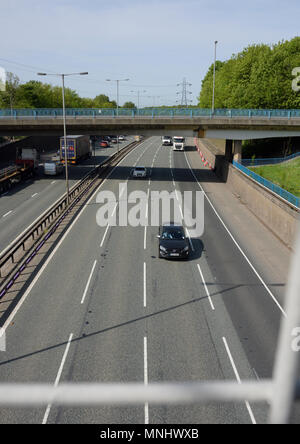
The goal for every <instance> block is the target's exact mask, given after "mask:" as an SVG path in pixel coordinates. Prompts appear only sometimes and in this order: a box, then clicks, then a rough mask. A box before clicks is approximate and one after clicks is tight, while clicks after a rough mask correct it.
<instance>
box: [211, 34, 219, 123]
mask: <svg viewBox="0 0 300 444" xmlns="http://www.w3.org/2000/svg"><path fill="white" fill-rule="evenodd" d="M217 44H218V41H217V40H216V41H215V60H214V76H213V96H212V106H211V112H212V115H214V113H215V87H216V61H217Z"/></svg>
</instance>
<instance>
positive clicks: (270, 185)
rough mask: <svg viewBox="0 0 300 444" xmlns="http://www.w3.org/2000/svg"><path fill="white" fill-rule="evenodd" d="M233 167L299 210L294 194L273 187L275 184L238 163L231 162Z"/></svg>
mask: <svg viewBox="0 0 300 444" xmlns="http://www.w3.org/2000/svg"><path fill="white" fill-rule="evenodd" d="M232 163H233V166H234V167H235V168H237V169H239V170H240V171H242V172H243V173H245V174H247V176H249V177H251V178H252V179H254V180H255V181H256V182H258V183H259V184H261V185H263V186H264V187H266V188H268V189H269V190H271V191H273V193H276V194H278V196H280V197H282V198H283V199H285V200H287V201H288V202H290V203H291V204H292V205H294V206H295V207H297V208H300V198H299V197H297V196H295V195H294V194H292V193H290V192H289V191H286V190H284V189H283V188H281V187H280V186H278V185H275V183H273V182H271V181H270V180H267V179H265V178H264V177H262V176H259V174H256V173H254V172H253V171H251V170H249V168H246V167H245V166H243V165H241V164H240V163H238V162H236V161H233V162H232Z"/></svg>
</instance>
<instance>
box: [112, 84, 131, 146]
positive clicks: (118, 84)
mask: <svg viewBox="0 0 300 444" xmlns="http://www.w3.org/2000/svg"><path fill="white" fill-rule="evenodd" d="M129 80H130V79H106V81H107V82H116V84H117V117H118V116H119V89H120V87H119V84H120V82H129ZM117 150H118V152H119V134H117Z"/></svg>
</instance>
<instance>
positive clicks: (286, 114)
mask: <svg viewBox="0 0 300 444" xmlns="http://www.w3.org/2000/svg"><path fill="white" fill-rule="evenodd" d="M62 115H63V110H62V109H61V108H38V109H31V108H20V109H13V110H10V109H0V119H1V118H5V119H12V120H14V119H18V118H26V117H32V118H35V119H38V118H45V117H48V118H49V117H51V118H58V117H62ZM66 116H67V117H68V118H71V117H73V118H75V117H90V118H101V117H118V116H119V117H124V116H127V117H152V118H154V117H187V118H194V117H207V118H213V117H226V118H247V119H252V118H264V119H272V118H285V119H291V118H300V110H299V109H291V110H284V109H279V110H278V109H277V110H276V109H265V110H264V109H216V110H215V111H214V113H212V110H211V109H206V108H143V109H136V108H134V109H127V108H119V110H117V109H114V108H67V109H66Z"/></svg>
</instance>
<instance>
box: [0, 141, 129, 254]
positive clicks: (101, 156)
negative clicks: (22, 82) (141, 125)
mask: <svg viewBox="0 0 300 444" xmlns="http://www.w3.org/2000/svg"><path fill="white" fill-rule="evenodd" d="M132 141H133V137H128V140H127V141H125V142H122V143H120V144H119V148H120V149H122V148H124V147H125V146H126V145H128V144H129V143H131V142H132ZM116 151H117V146H114V145H111V148H99V147H98V144H97V145H96V156H95V159H94V152H93V156H92V157H91V158H90V159H88V160H86V161H84V162H82V163H81V164H79V165H70V166H69V179H70V188H71V187H72V186H73V185H74V184H75V183H76V182H78V181H79V180H80V179H82V177H83V176H85V175H86V174H87V173H88V172H89V171H91V169H92V168H93V167H94V161H95V162H96V164H97V165H99V164H100V163H101V162H103V161H104V160H105V159H107V158H108V157H109V156H111V155H112V154H114V153H115V152H116ZM65 192H66V185H65V174H64V173H63V174H61V175H59V176H45V175H44V174H43V170H42V167H40V170H39V175H38V176H37V177H36V179H33V180H28V181H27V182H24V183H21V184H19V185H17V186H15V187H13V188H12V189H11V190H10V191H8V192H6V193H4V194H2V195H0V252H1V251H3V250H4V249H5V248H6V247H7V246H8V245H9V244H10V243H11V242H12V241H13V240H14V239H16V237H17V236H18V235H19V234H20V233H22V232H23V231H24V230H25V229H26V228H27V227H28V226H30V225H31V224H32V223H33V222H34V221H35V220H36V219H37V218H38V217H39V216H40V215H41V214H42V213H43V212H44V211H46V210H47V209H48V208H49V207H50V206H51V205H52V204H54V202H56V201H57V200H58V199H59V198H60V197H61V196H62V195H63V194H64V193H65Z"/></svg>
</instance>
